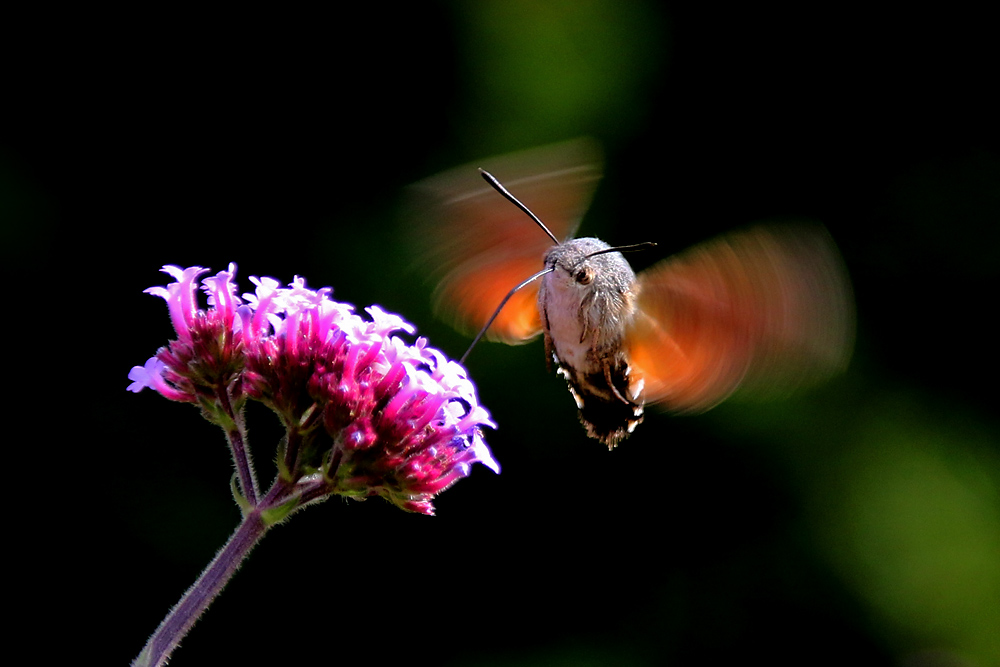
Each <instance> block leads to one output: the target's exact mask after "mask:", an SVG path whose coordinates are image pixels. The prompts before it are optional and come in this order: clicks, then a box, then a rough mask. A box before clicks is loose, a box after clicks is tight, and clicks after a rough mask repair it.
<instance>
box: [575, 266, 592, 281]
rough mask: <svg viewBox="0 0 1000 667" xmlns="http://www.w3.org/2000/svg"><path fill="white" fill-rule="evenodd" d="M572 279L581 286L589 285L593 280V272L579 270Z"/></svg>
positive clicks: (585, 269) (587, 269) (588, 269)
mask: <svg viewBox="0 0 1000 667" xmlns="http://www.w3.org/2000/svg"><path fill="white" fill-rule="evenodd" d="M573 279H574V280H576V282H578V283H580V284H581V285H589V284H590V283H591V282H593V280H594V272H593V270H591V269H590V268H584V269H580V270H579V271H577V272H576V273H575V274H574V275H573Z"/></svg>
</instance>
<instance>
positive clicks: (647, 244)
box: [573, 241, 656, 267]
mask: <svg viewBox="0 0 1000 667" xmlns="http://www.w3.org/2000/svg"><path fill="white" fill-rule="evenodd" d="M655 247H656V244H655V243H653V242H652V241H644V242H643V243H633V244H631V245H619V246H615V247H614V248H604V249H603V250H595V251H594V252H592V253H590V254H589V255H584V256H583V257H582V258H581V259H580V261H579V262H577V263H576V264H574V265H573V266H574V267H577V266H580V265H581V264H583V263H584V262H586V261H587V260H588V259H590V258H591V257H593V256H594V255H603V254H604V253H606V252H635V251H636V250H646V249H648V248H655Z"/></svg>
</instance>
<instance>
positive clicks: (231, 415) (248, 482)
mask: <svg viewBox="0 0 1000 667" xmlns="http://www.w3.org/2000/svg"><path fill="white" fill-rule="evenodd" d="M215 394H216V397H217V400H218V401H219V403H220V405H221V408H222V412H223V414H224V415H225V417H226V421H225V423H223V424H221V425H222V428H223V430H225V432H226V439H227V440H228V441H229V449H230V451H231V452H232V454H233V463H234V464H235V466H236V474H237V476H238V478H239V480H240V490H241V491H242V492H243V497H244V498H246V500H247V502H249V503H250V504H251V505H256V504H257V498H258V497H260V488H259V487H258V485H257V475H256V474H255V473H254V469H253V460H252V459H251V458H250V452H248V451H247V449H246V427H245V426H244V422H243V409H242V407H241V408H240V409H239V412H237V411H236V410H234V409H233V403H232V401H231V400H230V397H229V392H228V391H226V388H225V387H219V388H218V389H217V390H216V392H215Z"/></svg>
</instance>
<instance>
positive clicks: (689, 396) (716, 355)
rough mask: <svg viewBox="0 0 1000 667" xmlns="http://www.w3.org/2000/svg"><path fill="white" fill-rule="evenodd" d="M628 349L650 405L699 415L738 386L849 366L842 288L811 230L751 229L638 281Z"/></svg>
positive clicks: (841, 276) (841, 275)
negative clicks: (635, 310) (697, 412)
mask: <svg viewBox="0 0 1000 667" xmlns="http://www.w3.org/2000/svg"><path fill="white" fill-rule="evenodd" d="M639 284H640V293H639V299H638V310H637V313H636V318H635V320H634V323H633V325H632V328H631V329H630V331H629V334H628V340H627V345H628V349H629V354H630V361H631V362H632V364H633V367H634V370H635V371H636V372H637V373H638V374H639V375H640V376H641V377H642V379H643V382H644V393H645V397H646V400H647V401H649V402H660V403H663V404H664V406H665V407H667V408H669V409H672V410H678V411H700V410H707V409H708V408H710V407H712V406H714V405H715V404H717V403H718V402H719V401H721V400H723V399H724V398H726V397H727V396H728V395H729V394H731V393H732V392H733V390H735V389H736V388H737V386H740V385H742V386H744V387H747V388H748V389H749V390H750V391H752V392H755V393H758V394H761V393H771V392H774V391H787V390H790V389H793V388H795V387H797V386H801V385H804V384H811V383H813V382H816V381H818V380H821V379H823V378H825V377H828V376H830V375H832V374H834V373H836V372H838V371H840V370H843V368H844V367H846V365H847V361H848V359H849V358H850V355H851V349H852V347H853V342H854V305H853V298H852V293H851V287H850V281H849V279H848V276H847V271H846V268H845V267H844V265H843V262H842V260H841V258H840V254H839V253H838V251H837V248H836V246H835V245H834V243H833V240H832V239H831V238H830V236H829V234H828V233H827V232H826V230H825V229H824V228H823V227H822V226H819V225H788V226H777V225H776V226H768V227H756V228H752V229H749V230H747V231H744V232H737V233H733V234H728V235H726V236H723V237H720V238H718V239H716V240H713V241H709V242H707V243H705V244H702V245H698V246H695V247H694V248H692V249H690V250H688V251H686V252H684V253H681V254H680V255H677V256H675V257H672V258H670V259H667V260H665V261H663V262H661V263H659V264H657V265H655V266H653V267H651V268H650V269H648V270H647V271H644V272H643V273H642V274H640V276H639Z"/></svg>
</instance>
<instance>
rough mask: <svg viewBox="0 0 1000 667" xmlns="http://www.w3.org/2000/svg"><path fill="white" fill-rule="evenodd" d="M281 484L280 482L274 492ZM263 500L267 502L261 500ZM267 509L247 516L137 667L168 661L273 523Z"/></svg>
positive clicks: (155, 635) (153, 639) (149, 644)
mask: <svg viewBox="0 0 1000 667" xmlns="http://www.w3.org/2000/svg"><path fill="white" fill-rule="evenodd" d="M277 486H278V485H277V484H276V485H275V489H272V492H273V491H275V490H276V489H277ZM275 495H277V494H275ZM268 496H269V497H270V496H271V494H270V493H269V494H268ZM265 502H267V501H266V500H265ZM263 504H265V503H261V505H263ZM263 511H264V508H262V507H260V506H258V507H256V508H254V509H253V510H252V511H251V512H248V513H247V515H246V516H245V517H243V521H242V522H241V523H240V525H239V527H238V528H237V529H236V532H234V533H233V536H232V537H230V538H229V541H228V542H226V545H225V546H224V547H222V550H221V551H219V553H218V554H216V556H215V559H214V560H213V561H212V562H211V563H209V565H208V567H207V568H206V569H205V571H204V572H202V574H201V576H200V577H198V580H197V581H196V582H194V585H193V586H191V588H189V589H188V590H187V592H186V593H184V596H183V597H182V598H181V600H180V602H178V603H177V605H176V606H175V607H174V608H173V609H171V610H170V613H169V614H167V616H166V618H164V619H163V622H162V623H160V627H158V628H157V629H156V632H154V633H153V636H152V637H150V638H149V641H148V642H146V646H145V647H144V648H143V649H142V653H140V654H139V657H138V658H136V659H135V662H133V663H132V665H133V667H158V666H159V665H165V664H166V662H167V660H168V659H169V658H170V654H171V653H172V652H173V651H174V649H175V648H177V646H178V644H180V642H181V639H183V638H184V636H185V635H186V634H187V633H188V631H189V630H190V629H191V627H192V626H193V625H194V624H195V622H196V621H197V620H198V619H199V618H200V617H201V615H202V614H203V613H204V612H205V610H206V609H207V608H208V605H210V604H211V603H212V600H214V599H215V596H217V595H218V594H219V593H220V592H221V591H222V588H223V587H224V586H225V585H226V583H227V582H228V581H229V580H230V579H231V578H232V576H233V574H235V573H236V570H237V569H238V568H239V566H240V564H241V563H242V562H243V559H244V558H246V557H247V554H249V553H250V550H251V549H253V547H254V545H256V544H257V542H258V541H259V540H260V538H261V537H263V536H264V533H265V532H266V531H267V529H268V527H269V524H268V523H266V522H265V520H264V519H263V518H262V516H261V515H262V513H263Z"/></svg>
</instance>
